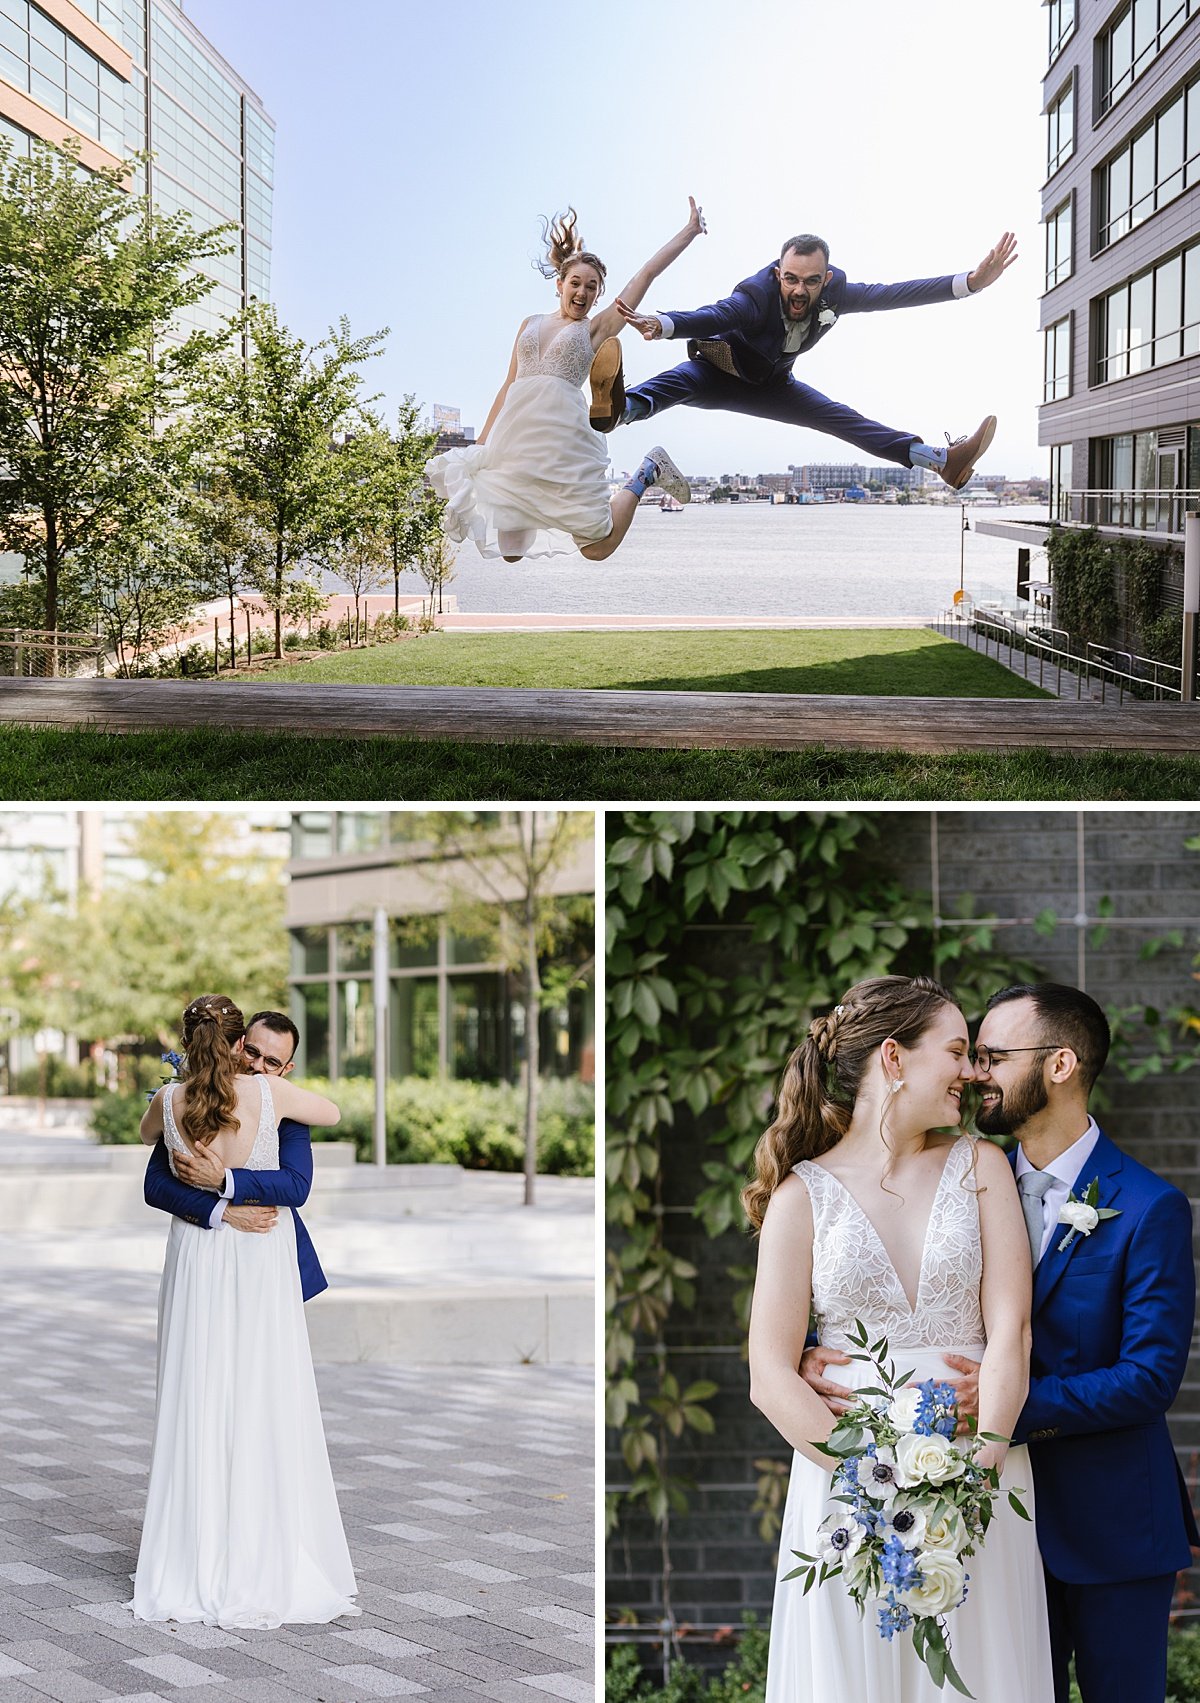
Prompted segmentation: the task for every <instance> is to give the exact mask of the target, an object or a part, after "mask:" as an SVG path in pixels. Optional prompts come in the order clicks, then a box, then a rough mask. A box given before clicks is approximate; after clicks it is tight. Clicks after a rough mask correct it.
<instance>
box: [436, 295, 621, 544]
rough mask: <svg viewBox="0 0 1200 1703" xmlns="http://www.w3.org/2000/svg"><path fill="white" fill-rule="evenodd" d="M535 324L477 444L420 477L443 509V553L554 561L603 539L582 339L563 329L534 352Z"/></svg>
mask: <svg viewBox="0 0 1200 1703" xmlns="http://www.w3.org/2000/svg"><path fill="white" fill-rule="evenodd" d="M557 317H558V316H557V315H549V314H535V315H534V316H533V318H532V319H531V320H530V321H529V323H528V325H527V326H526V327H525V329H524V330H523V331H522V332H521V334H520V336H519V337H518V339H517V376H516V378H515V379H514V380H513V382H512V384H510V385H509V387H508V395H507V396H506V397H505V399H504V406H503V407H502V408H501V410H500V412H499V414H497V416H496V418H495V420H493V422H492V429H491V431H490V432H489V434H488V440H487V442H486V443H484V444H468V445H467V446H465V447H464V448H462V449H451V450H446V451H445V453H444V454H442V455H436V456H434V458H433V460H432V461H431V462H430V463H429V466H428V467H427V468H426V472H427V473H428V475H429V480H430V483H431V484H432V486H433V488H434V490H435V491H436V492H437V494H438V496H439V497H442V498H444V499H445V503H446V512H445V517H444V520H443V525H444V527H445V530H446V535H447V537H448V538H449V539H450V540H451V541H452V542H453V543H456V544H457V543H462V542H463V541H464V540H465V539H467V538H471V539H473V540H474V542H475V544H476V546H477V547H478V550H479V553H480V555H481V556H527V557H536V556H561V555H565V554H568V553H571V552H573V551H575V550H576V549H577V548H578V547H579V545H580V544H596V543H599V541H600V540H601V539H602V538H606V537H607V536H608V534H609V532H610V531H611V530H612V510H611V508H610V507H609V495H608V446H607V444H606V443H605V441H604V439H603V438H602V437H601V435H600V433H599V432H594V431H593V430H592V428H591V425H590V424H589V422H588V405H587V403H586V401H585V400H584V396H583V385H584V384H585V382H586V380H587V377H588V374H589V373H590V372H591V369H592V343H591V333H590V332H589V330H588V326H587V322H586V321H585V320H571V321H568V322H566V323H565V324H564V325H563V328H562V330H561V331H558V332H556V333H555V334H554V335H553V336H552V337H551V339H550V341H549V342H548V343H547V344H546V346H545V352H544V353H540V352H539V347H540V345H539V338H540V337H541V335H542V328H543V326H544V325H545V323H546V321H547V320H548V319H550V318H555V319H557Z"/></svg>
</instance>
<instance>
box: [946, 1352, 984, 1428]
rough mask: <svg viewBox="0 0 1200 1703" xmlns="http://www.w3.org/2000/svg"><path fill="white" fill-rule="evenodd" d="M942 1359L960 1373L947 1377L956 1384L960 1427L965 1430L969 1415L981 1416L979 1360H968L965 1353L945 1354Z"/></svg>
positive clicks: (955, 1391)
mask: <svg viewBox="0 0 1200 1703" xmlns="http://www.w3.org/2000/svg"><path fill="white" fill-rule="evenodd" d="M942 1359H943V1360H944V1361H945V1362H946V1364H947V1366H949V1367H950V1368H951V1369H952V1370H953V1371H955V1372H957V1373H959V1376H958V1377H957V1378H947V1380H946V1382H947V1383H949V1384H953V1385H954V1393H955V1396H956V1397H957V1399H958V1429H959V1430H960V1431H965V1430H966V1429H967V1424H966V1422H967V1419H968V1417H970V1418H973V1419H978V1418H979V1362H978V1360H968V1359H967V1357H966V1355H965V1354H943V1355H942Z"/></svg>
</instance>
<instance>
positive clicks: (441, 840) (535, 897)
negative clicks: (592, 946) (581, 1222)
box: [422, 810, 594, 1206]
mask: <svg viewBox="0 0 1200 1703" xmlns="http://www.w3.org/2000/svg"><path fill="white" fill-rule="evenodd" d="M422 825H423V827H424V829H425V830H426V831H427V832H428V834H429V837H430V839H431V840H432V841H433V844H434V847H435V849H436V851H437V854H438V864H437V865H436V866H435V867H436V868H437V869H438V870H439V871H440V875H439V876H435V877H434V879H435V880H437V879H440V884H441V886H442V888H443V892H444V894H445V897H446V899H447V900H448V902H449V914H450V918H451V924H452V926H453V927H455V928H456V929H458V930H459V931H460V932H461V933H463V934H467V935H470V936H472V937H473V938H476V939H481V940H486V941H487V943H488V944H487V948H486V950H487V951H488V953H489V955H490V956H494V957H495V958H496V960H497V961H498V962H499V963H501V964H503V965H504V966H505V968H507V969H510V970H512V971H514V972H515V973H516V975H517V978H518V982H519V986H520V990H521V1004H522V1007H523V1009H524V1018H525V1163H524V1172H525V1205H526V1206H532V1205H533V1204H534V1182H535V1178H536V1175H537V1128H538V1090H539V1086H540V1084H539V1075H540V1068H541V1059H540V1052H539V1035H538V1017H539V1013H540V1010H541V1006H542V1002H543V987H542V980H541V970H540V965H539V959H540V957H542V956H543V955H546V954H548V953H550V952H552V951H553V950H554V949H555V946H556V945H557V944H558V943H559V942H561V941H562V940H563V939H564V938H565V937H566V936H567V935H569V934H571V933H573V932H574V931H575V929H576V924H577V920H578V919H577V906H576V905H575V904H573V903H572V900H571V896H570V895H568V894H564V893H562V892H560V891H558V890H557V889H558V887H559V885H560V877H561V875H562V874H563V872H564V871H565V869H566V867H567V864H568V861H569V859H570V858H571V857H572V855H573V854H575V853H576V850H577V848H578V847H579V846H580V845H581V844H582V843H583V842H584V841H587V840H590V838H591V836H592V833H593V831H594V829H593V817H592V814H591V812H590V811H583V810H556V811H539V810H522V811H520V812H519V814H518V820H517V822H516V823H515V824H514V823H512V822H504V821H501V820H492V819H490V818H489V817H486V816H480V815H479V813H478V812H476V811H473V810H467V811H463V810H450V811H430V812H428V813H427V814H426V815H425V816H424V818H423V824H422ZM592 969H593V966H592V963H591V962H590V961H589V962H588V963H586V964H584V965H579V966H576V967H575V970H574V976H573V980H574V981H575V983H576V984H577V985H579V984H581V983H582V982H583V981H585V980H586V979H588V978H589V977H590V976H591V974H592ZM564 992H565V986H564V982H563V979H562V978H561V977H559V978H556V987H555V997H556V998H560V999H561V998H562V997H563V995H564Z"/></svg>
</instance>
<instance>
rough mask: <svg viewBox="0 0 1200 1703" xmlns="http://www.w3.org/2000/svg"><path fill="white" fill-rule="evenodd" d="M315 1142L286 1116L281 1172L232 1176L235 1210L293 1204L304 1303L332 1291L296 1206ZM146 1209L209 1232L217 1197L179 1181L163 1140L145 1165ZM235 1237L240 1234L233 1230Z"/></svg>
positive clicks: (306, 1187) (304, 1195) (308, 1184)
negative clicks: (196, 1225)
mask: <svg viewBox="0 0 1200 1703" xmlns="http://www.w3.org/2000/svg"><path fill="white" fill-rule="evenodd" d="M312 1178H313V1157H312V1138H311V1136H310V1135H309V1132H308V1125H307V1124H298V1123H295V1122H294V1121H293V1120H292V1119H291V1118H284V1119H282V1120H281V1122H280V1125H279V1169H278V1170H277V1171H245V1170H237V1171H234V1173H233V1199H232V1201H231V1202H230V1204H231V1205H233V1206H290V1207H291V1208H292V1217H293V1218H294V1219H295V1223H296V1261H297V1264H298V1265H299V1267H300V1291H301V1294H302V1295H303V1296H304V1299H305V1300H306V1301H311V1299H312V1297H313V1296H314V1295H319V1294H320V1293H321V1291H322V1289H328V1287H329V1280H328V1278H327V1277H326V1276H325V1273H324V1272H323V1271H322V1270H321V1262H320V1261H319V1260H318V1258H317V1251H316V1249H315V1248H314V1247H313V1245H312V1238H311V1237H310V1236H309V1233H308V1231H307V1230H306V1229H305V1228H304V1225H303V1223H302V1222H301V1220H300V1214H299V1212H298V1211H297V1210H296V1208H297V1207H299V1206H303V1205H304V1202H305V1201H306V1200H307V1199H308V1196H309V1191H310V1190H311V1188H312ZM145 1193H146V1205H147V1206H153V1207H156V1208H157V1209H158V1210H159V1211H160V1212H169V1213H170V1214H171V1216H172V1217H173V1218H183V1219H185V1220H186V1221H187V1223H189V1224H199V1225H200V1226H201V1228H203V1229H207V1228H208V1222H209V1219H210V1218H211V1217H212V1209H213V1207H214V1206H215V1205H216V1196H215V1195H213V1194H212V1193H210V1192H209V1191H208V1190H207V1189H193V1188H189V1186H188V1185H187V1183H183V1182H180V1180H179V1178H178V1177H177V1176H176V1175H175V1173H174V1171H172V1169H171V1165H170V1161H169V1159H168V1158H167V1148H166V1143H165V1142H164V1141H163V1140H162V1139H161V1138H160V1139H159V1140H158V1141H157V1142H155V1144H154V1149H153V1151H152V1153H151V1154H150V1163H149V1164H148V1165H147V1166H146V1189H145ZM233 1234H234V1235H237V1234H238V1232H237V1231H234V1232H233Z"/></svg>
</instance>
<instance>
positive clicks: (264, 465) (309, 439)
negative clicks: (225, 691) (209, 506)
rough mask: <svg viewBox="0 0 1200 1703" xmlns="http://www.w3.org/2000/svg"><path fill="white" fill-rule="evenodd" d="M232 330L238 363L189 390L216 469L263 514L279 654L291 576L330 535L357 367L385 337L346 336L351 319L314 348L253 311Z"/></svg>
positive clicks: (260, 307) (216, 368) (262, 587)
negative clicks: (237, 340) (237, 336)
mask: <svg viewBox="0 0 1200 1703" xmlns="http://www.w3.org/2000/svg"><path fill="white" fill-rule="evenodd" d="M239 329H240V331H241V333H242V336H243V339H244V342H245V351H246V353H245V359H244V360H243V359H242V358H241V356H240V355H239V356H237V357H236V358H227V359H225V360H224V361H221V362H215V363H210V364H209V365H208V366H207V367H206V368H205V369H204V370H203V371H202V372H201V373H200V374H199V375H198V382H197V385H196V387H195V391H194V394H195V399H196V406H197V410H198V417H199V418H200V419H201V420H202V422H203V426H204V430H205V431H206V433H207V435H208V437H209V439H210V441H211V442H212V443H213V445H214V455H213V461H214V470H215V471H219V472H220V473H221V475H222V476H223V477H224V478H225V479H226V480H227V481H228V483H229V485H230V487H231V488H232V490H233V491H234V492H235V493H236V494H237V495H238V496H239V497H240V498H241V499H242V500H243V501H244V502H246V503H249V504H251V505H253V507H254V508H255V510H256V511H257V512H259V513H261V515H262V516H263V522H264V525H265V527H266V530H267V532H268V535H269V537H270V543H271V551H270V556H269V559H268V561H267V562H266V564H265V566H264V567H263V568H262V570H261V571H260V572H258V573H256V575H255V576H254V583H255V586H256V588H257V589H258V591H259V592H260V593H261V595H262V596H263V598H264V599H265V601H266V603H267V605H268V607H269V608H270V609H272V610H273V611H274V615H275V655H276V656H277V657H278V656H282V655H283V612H284V605H285V601H286V598H287V592H288V584H289V580H290V578H291V576H292V575H293V574H294V573H295V571H296V570H297V568H298V567H299V566H300V565H301V563H302V562H303V561H304V559H305V557H306V556H307V555H310V554H312V553H313V552H315V551H316V550H318V549H319V548H320V547H321V545H322V544H323V543H324V542H325V541H326V540H327V539H328V538H329V537H330V536H331V532H332V530H333V516H332V513H331V509H332V505H333V499H334V497H335V495H336V487H337V481H338V465H337V455H338V452H337V446H336V443H335V439H336V438H337V436H338V435H339V434H340V433H343V432H345V431H346V430H347V429H348V428H350V427H352V425H353V423H354V421H355V419H356V416H357V413H358V410H359V408H360V407H361V401H360V398H359V394H358V392H359V385H360V383H361V374H360V372H359V368H360V367H361V366H362V363H363V362H364V361H365V360H367V359H369V358H370V357H371V356H373V355H377V354H379V353H380V352H381V351H380V347H379V345H380V344H381V343H382V341H383V339H384V337H386V335H387V332H386V331H378V332H374V333H373V334H371V335H370V336H367V337H357V338H354V337H351V335H350V324H349V321H348V320H347V319H345V318H343V319H342V320H341V321H340V322H339V324H338V326H337V328H336V329H331V330H330V332H329V334H328V336H327V337H325V338H323V339H322V340H321V342H319V343H315V344H313V345H312V346H311V347H310V346H309V345H308V344H307V343H305V341H304V339H303V338H302V337H297V336H295V335H294V334H293V333H292V332H290V331H289V330H288V328H287V327H286V326H285V325H283V324H281V323H280V320H279V317H278V315H277V313H276V312H275V309H274V308H273V307H271V306H269V305H268V304H266V303H263V302H255V303H253V304H252V305H251V306H250V307H249V308H248V309H247V310H246V312H245V313H244V314H243V315H242V317H241V320H240V321H239Z"/></svg>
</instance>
